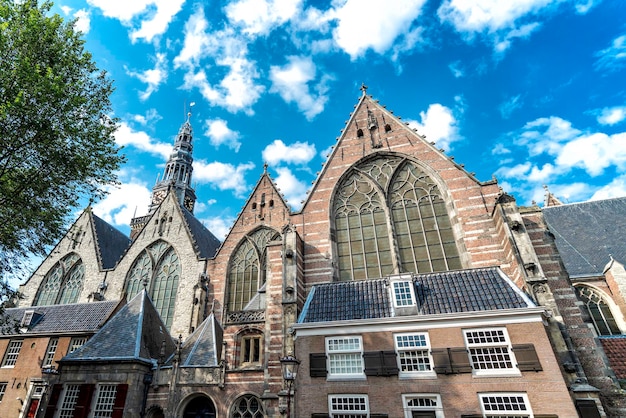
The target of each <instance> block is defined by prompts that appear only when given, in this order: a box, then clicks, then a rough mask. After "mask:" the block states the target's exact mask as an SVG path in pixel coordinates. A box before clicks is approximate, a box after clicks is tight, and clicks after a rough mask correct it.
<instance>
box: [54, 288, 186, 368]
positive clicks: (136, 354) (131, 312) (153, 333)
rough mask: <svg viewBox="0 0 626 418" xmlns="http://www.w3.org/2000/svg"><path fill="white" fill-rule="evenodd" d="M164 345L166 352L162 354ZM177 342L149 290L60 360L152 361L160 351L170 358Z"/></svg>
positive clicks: (67, 361) (65, 361) (62, 361)
mask: <svg viewBox="0 0 626 418" xmlns="http://www.w3.org/2000/svg"><path fill="white" fill-rule="evenodd" d="M162 347H164V348H165V353H161V350H162ZM175 349H176V345H175V343H174V341H173V340H172V338H171V336H170V335H169V333H168V331H167V327H166V326H165V324H164V323H163V321H162V320H161V318H160V317H159V314H158V313H157V311H156V309H155V307H154V305H153V304H152V301H151V300H150V298H149V297H148V294H147V293H146V291H145V290H144V291H142V292H140V293H139V294H137V296H135V297H134V298H133V299H132V300H131V301H130V302H128V304H126V305H124V306H123V307H122V308H121V309H120V310H119V311H118V312H117V313H116V314H115V315H113V317H112V318H111V319H110V320H109V321H108V322H107V323H106V324H104V326H103V327H102V328H101V329H100V330H99V331H98V332H97V333H96V334H95V335H94V336H93V337H92V338H91V339H90V340H89V341H87V342H86V343H85V345H83V346H82V347H81V348H79V349H77V350H75V351H73V352H72V353H70V354H68V355H67V356H65V357H63V359H61V363H69V362H83V361H125V360H135V361H143V362H148V363H151V362H152V360H153V359H157V358H159V356H160V355H161V354H164V355H165V357H169V356H170V355H171V354H172V353H174V351H175Z"/></svg>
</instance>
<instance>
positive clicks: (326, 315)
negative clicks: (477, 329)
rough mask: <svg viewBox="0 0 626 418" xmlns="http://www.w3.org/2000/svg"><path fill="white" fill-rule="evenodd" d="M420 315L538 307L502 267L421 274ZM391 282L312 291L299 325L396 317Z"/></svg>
mask: <svg viewBox="0 0 626 418" xmlns="http://www.w3.org/2000/svg"><path fill="white" fill-rule="evenodd" d="M413 280H414V285H415V295H416V298H417V309H418V312H419V314H420V315H436V314H446V313H461V312H476V311H490V310H500V309H515V308H527V307H534V306H535V305H534V304H533V302H532V301H531V300H530V299H529V298H528V297H527V296H525V295H524V294H523V293H522V291H521V290H519V289H518V288H517V287H516V286H515V284H514V283H513V282H512V281H511V280H510V279H509V278H508V277H506V275H505V274H504V273H503V272H502V270H500V269H499V268H497V267H493V268H483V269H471V270H455V271H446V272H439V273H428V274H418V275H415V276H414V277H413ZM393 316H394V312H393V309H392V301H391V299H390V294H389V288H388V280H387V279H375V280H360V281H352V282H338V283H328V284H321V285H316V286H313V288H312V290H311V292H310V293H309V296H308V298H307V301H306V302H305V306H304V309H303V311H302V313H301V314H300V318H299V319H298V322H299V323H307V322H327V321H346V320H353V319H374V318H389V317H393Z"/></svg>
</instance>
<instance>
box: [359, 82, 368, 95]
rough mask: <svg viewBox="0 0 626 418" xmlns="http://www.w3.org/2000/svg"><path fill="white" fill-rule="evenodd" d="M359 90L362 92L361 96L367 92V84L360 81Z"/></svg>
mask: <svg viewBox="0 0 626 418" xmlns="http://www.w3.org/2000/svg"><path fill="white" fill-rule="evenodd" d="M359 90H361V91H362V92H363V96H365V95H366V94H367V86H366V85H365V83H361V88H360V89H359Z"/></svg>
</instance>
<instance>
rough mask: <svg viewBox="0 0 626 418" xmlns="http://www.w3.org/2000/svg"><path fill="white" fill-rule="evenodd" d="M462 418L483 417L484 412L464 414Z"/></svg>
mask: <svg viewBox="0 0 626 418" xmlns="http://www.w3.org/2000/svg"><path fill="white" fill-rule="evenodd" d="M461 418H483V414H463V415H461Z"/></svg>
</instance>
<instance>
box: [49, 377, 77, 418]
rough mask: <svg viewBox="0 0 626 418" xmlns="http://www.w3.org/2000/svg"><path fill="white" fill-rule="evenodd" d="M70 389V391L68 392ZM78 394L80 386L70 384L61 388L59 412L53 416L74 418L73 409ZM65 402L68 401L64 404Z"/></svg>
mask: <svg viewBox="0 0 626 418" xmlns="http://www.w3.org/2000/svg"><path fill="white" fill-rule="evenodd" d="M70 389H71V390H70ZM79 394H80V384H79V383H70V384H67V385H64V386H63V394H62V396H60V397H59V399H60V403H59V410H58V411H57V414H56V415H55V417H56V418H72V417H73V416H74V408H75V407H76V402H77V401H78V395H79ZM66 401H68V402H67V403H66Z"/></svg>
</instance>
